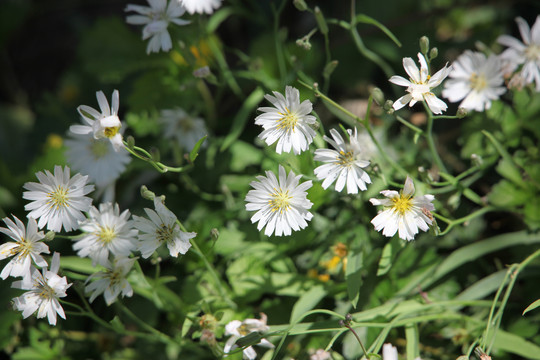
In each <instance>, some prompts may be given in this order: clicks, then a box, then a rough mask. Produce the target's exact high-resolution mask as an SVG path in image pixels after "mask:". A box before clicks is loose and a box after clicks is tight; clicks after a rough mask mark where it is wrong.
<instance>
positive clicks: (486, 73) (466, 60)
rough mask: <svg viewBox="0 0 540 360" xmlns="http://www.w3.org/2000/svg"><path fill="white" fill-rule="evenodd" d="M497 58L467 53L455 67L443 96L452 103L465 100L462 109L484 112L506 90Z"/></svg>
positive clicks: (453, 65) (471, 52)
mask: <svg viewBox="0 0 540 360" xmlns="http://www.w3.org/2000/svg"><path fill="white" fill-rule="evenodd" d="M501 66H502V64H501V61H500V59H499V57H498V56H496V55H493V54H492V55H489V57H486V55H484V54H483V53H481V52H473V51H470V50H466V51H465V52H464V53H463V54H461V55H460V56H459V57H458V58H457V59H456V61H455V62H454V63H453V64H452V71H450V74H449V75H448V77H449V79H448V80H446V81H445V83H444V90H443V91H442V95H443V96H444V97H445V98H447V99H448V100H450V101H451V102H458V101H460V100H463V101H462V102H461V104H460V105H459V107H462V108H465V109H467V110H476V111H484V110H487V109H489V108H490V107H491V101H493V100H497V99H498V98H499V96H501V95H502V94H504V92H505V91H506V88H505V87H504V86H503V85H504V77H503V72H502V68H501Z"/></svg>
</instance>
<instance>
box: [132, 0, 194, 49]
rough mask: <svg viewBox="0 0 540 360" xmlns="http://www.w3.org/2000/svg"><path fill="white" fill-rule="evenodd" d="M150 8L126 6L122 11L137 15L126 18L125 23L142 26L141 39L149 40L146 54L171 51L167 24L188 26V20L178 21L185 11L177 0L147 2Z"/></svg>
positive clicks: (152, 0)
mask: <svg viewBox="0 0 540 360" xmlns="http://www.w3.org/2000/svg"><path fill="white" fill-rule="evenodd" d="M147 1H148V4H149V5H150V6H141V5H132V4H129V5H128V6H126V8H125V10H124V11H134V12H136V13H138V14H139V15H130V16H128V17H126V22H127V23H128V24H132V25H144V28H143V36H142V39H143V40H146V39H148V38H150V41H149V42H148V45H147V47H146V53H147V54H150V53H152V52H155V53H157V52H159V51H160V50H163V51H169V50H171V49H172V40H171V35H169V32H168V31H167V27H168V26H169V23H171V22H172V23H173V24H176V25H186V24H189V21H188V20H182V19H180V16H182V15H184V12H185V11H186V9H185V8H184V7H183V6H182V4H181V3H180V2H179V1H178V0H170V1H169V2H168V5H167V0H147Z"/></svg>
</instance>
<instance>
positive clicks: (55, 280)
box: [12, 253, 71, 325]
mask: <svg viewBox="0 0 540 360" xmlns="http://www.w3.org/2000/svg"><path fill="white" fill-rule="evenodd" d="M59 268H60V254H58V253H54V255H53V258H52V261H51V268H50V270H47V269H43V272H39V271H38V270H37V269H36V268H32V275H31V278H27V279H23V280H22V281H15V282H14V283H13V286H12V287H14V288H18V289H23V290H29V291H28V292H25V293H24V294H22V295H21V296H19V297H16V298H14V299H13V307H14V308H15V309H17V310H19V311H22V315H23V318H25V319H26V318H27V317H29V316H30V315H32V314H33V313H35V312H36V310H37V312H38V313H37V318H38V319H40V318H43V317H45V316H47V319H48V320H49V324H51V325H56V314H58V315H60V317H61V318H62V319H65V318H66V315H65V314H64V309H62V306H61V305H60V302H59V301H58V298H61V297H65V296H66V290H67V289H68V288H69V287H70V286H71V284H68V283H67V279H66V277H65V276H64V277H60V276H58V274H57V273H58V269H59Z"/></svg>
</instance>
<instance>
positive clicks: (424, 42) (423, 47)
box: [420, 36, 429, 55]
mask: <svg viewBox="0 0 540 360" xmlns="http://www.w3.org/2000/svg"><path fill="white" fill-rule="evenodd" d="M428 51H429V38H428V37H427V36H422V37H421V38H420V52H421V53H422V54H424V55H425V54H427V53H428Z"/></svg>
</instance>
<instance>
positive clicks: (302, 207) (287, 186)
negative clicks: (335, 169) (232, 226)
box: [246, 165, 313, 236]
mask: <svg viewBox="0 0 540 360" xmlns="http://www.w3.org/2000/svg"><path fill="white" fill-rule="evenodd" d="M301 177H302V175H298V176H296V175H295V174H294V173H293V172H292V170H291V171H290V172H289V175H288V176H287V173H286V172H285V169H284V168H283V166H281V165H280V166H279V180H278V179H277V178H276V175H274V173H273V172H271V171H266V177H265V176H257V180H258V181H252V182H251V184H250V185H251V187H253V188H254V190H250V191H249V192H248V193H247V195H246V202H247V204H246V210H247V211H257V212H256V213H255V215H253V216H252V217H251V222H252V223H255V222H257V221H258V222H259V224H258V225H257V229H258V230H259V231H260V230H261V229H262V228H263V227H264V226H266V229H265V231H264V234H265V235H267V236H270V235H272V233H274V231H275V235H276V236H282V235H291V232H292V230H295V231H298V230H300V229H304V228H305V227H306V226H307V221H309V220H311V218H312V217H313V215H312V214H311V213H310V212H309V211H308V209H310V208H311V206H312V205H313V203H312V202H311V201H309V200H308V199H307V192H306V190H307V189H309V188H310V187H311V185H312V183H311V180H310V181H306V182H304V183H302V184H300V185H299V184H298V183H299V181H300V178H301ZM306 220H307V221H306Z"/></svg>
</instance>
